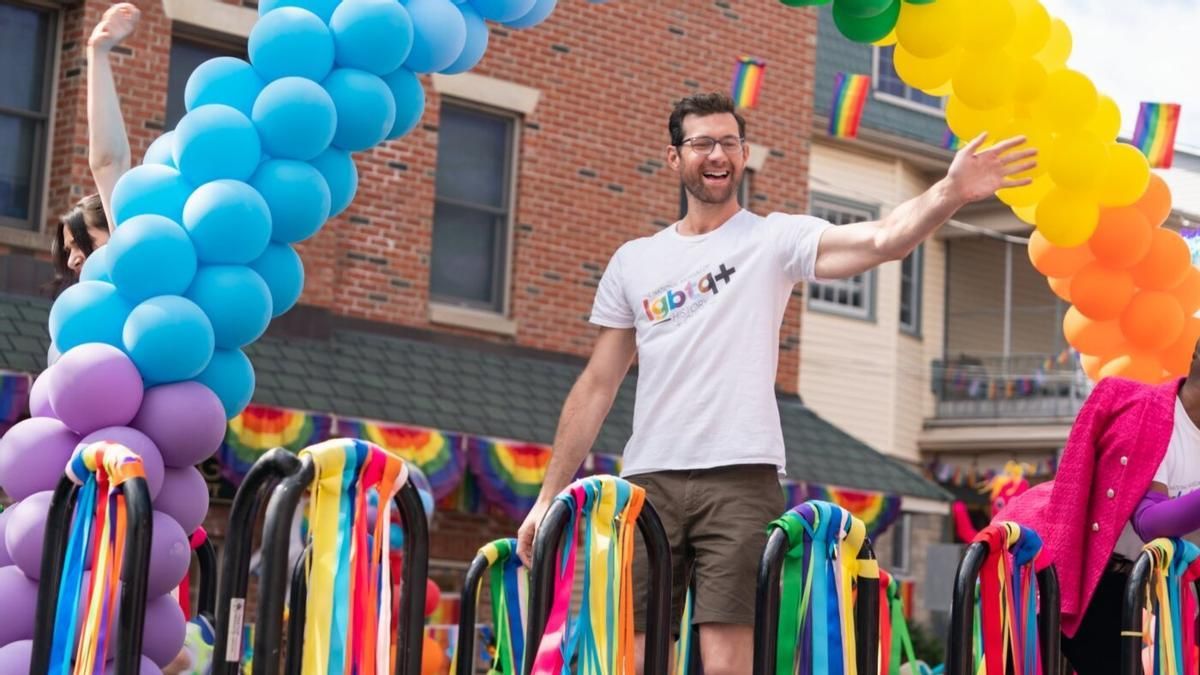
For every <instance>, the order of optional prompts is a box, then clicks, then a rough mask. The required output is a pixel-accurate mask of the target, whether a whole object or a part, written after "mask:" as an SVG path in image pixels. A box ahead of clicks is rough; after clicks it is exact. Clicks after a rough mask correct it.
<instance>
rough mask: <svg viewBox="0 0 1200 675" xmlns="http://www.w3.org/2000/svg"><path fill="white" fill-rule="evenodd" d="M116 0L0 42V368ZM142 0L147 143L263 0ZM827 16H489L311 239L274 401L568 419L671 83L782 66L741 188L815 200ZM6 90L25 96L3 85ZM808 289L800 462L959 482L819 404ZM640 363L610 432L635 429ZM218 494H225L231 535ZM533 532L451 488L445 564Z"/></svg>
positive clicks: (617, 444) (276, 335)
mask: <svg viewBox="0 0 1200 675" xmlns="http://www.w3.org/2000/svg"><path fill="white" fill-rule="evenodd" d="M108 4H109V3H108V2H107V0H82V1H77V2H57V1H55V0H0V36H2V37H3V39H0V62H3V63H5V64H12V65H6V66H5V67H4V69H3V71H4V73H3V74H0V82H7V81H8V80H9V79H10V78H17V80H18V82H17V84H18V85H19V86H16V87H14V86H7V85H5V86H0V292H2V293H3V295H2V296H0V368H4V369H7V370H8V371H12V372H15V373H30V374H35V373H37V372H38V371H40V369H41V368H42V366H43V364H44V359H45V353H46V348H47V343H48V338H47V336H46V335H45V324H46V311H47V308H48V306H49V301H48V299H46V298H45V297H44V291H42V285H43V284H44V283H45V282H46V281H48V279H49V277H50V270H49V266H48V264H47V262H46V261H47V255H46V253H45V251H46V249H47V242H48V238H47V235H46V232H47V231H49V227H50V225H51V224H52V223H53V222H54V216H55V215H56V214H58V213H60V212H62V211H64V210H65V209H66V208H68V206H69V205H70V204H71V203H72V202H73V201H74V200H76V199H78V198H79V197H81V196H83V195H84V194H85V193H87V192H88V191H90V190H91V181H90V174H89V171H88V166H87V157H86V148H87V129H86V124H87V122H86V110H85V82H84V78H85V70H86V69H85V63H84V60H85V44H86V40H87V36H88V34H89V32H90V30H91V28H92V26H94V25H95V23H96V21H97V20H98V18H99V16H100V14H101V13H102V11H103V10H104V9H105V8H106V7H107V6H108ZM136 4H137V5H138V6H139V7H140V8H141V9H142V12H143V18H142V24H141V26H140V27H139V29H138V31H137V33H136V34H135V35H134V36H133V37H132V38H131V39H130V40H129V41H128V43H127V44H126V45H125V46H124V47H123V48H122V49H121V50H120V51H119V53H117V54H115V56H114V71H115V73H116V77H117V87H118V90H119V91H120V93H121V98H122V101H121V102H122V109H123V111H124V114H125V116H126V124H127V127H128V128H129V130H130V138H131V144H132V147H133V156H134V158H135V162H136V161H138V160H140V158H141V157H142V154H143V153H144V152H145V149H146V147H147V146H148V145H149V143H150V142H151V141H152V140H153V139H154V138H156V137H157V136H158V135H160V134H161V133H162V132H163V131H164V130H166V129H170V128H172V126H173V125H174V124H175V122H176V121H177V120H178V119H179V117H180V116H181V115H182V113H183V104H182V92H183V88H184V84H185V83H186V79H187V76H188V74H189V73H190V72H191V70H192V69H193V68H195V66H196V65H198V64H199V63H201V62H203V61H204V60H206V59H208V58H211V57H213V56H218V55H223V54H233V55H244V53H245V40H246V36H247V35H248V34H249V31H250V28H251V27H252V25H253V22H254V20H255V18H256V17H257V12H256V11H255V9H254V8H253V7H252V5H254V4H255V3H254V2H251V1H250V0H245V1H244V2H241V3H237V2H228V1H225V2H222V1H220V0H136ZM10 26H12V27H13V28H10ZM10 34H11V35H12V36H13V39H12V40H10V39H9V36H10ZM18 38H19V39H18ZM816 38H817V13H816V11H815V10H811V9H795V8H789V7H786V6H784V5H782V4H780V3H778V2H771V1H768V0H746V1H738V0H716V1H715V2H710V3H697V2H695V1H694V0H656V1H655V2H634V1H626V2H611V3H604V4H592V3H589V2H584V1H583V0H562V1H561V2H559V4H558V9H557V10H556V11H555V13H554V14H553V16H552V17H551V18H550V19H549V20H548V21H547V22H546V23H545V24H543V25H542V26H539V27H538V28H535V29H532V30H529V31H510V30H506V29H503V28H501V27H498V26H495V25H493V26H492V31H491V35H490V41H491V44H490V48H489V50H488V52H487V55H486V56H485V58H484V59H483V61H482V63H481V64H480V65H479V67H478V68H476V69H475V70H474V71H473V72H472V73H470V74H466V75H458V76H440V75H435V76H432V77H424V78H422V79H423V82H424V85H425V91H426V94H427V107H426V112H425V115H424V117H423V118H422V120H421V122H420V124H419V126H418V127H417V129H416V130H415V131H414V132H412V133H411V134H409V135H408V136H405V137H404V138H402V139H400V140H398V141H394V142H391V143H389V144H387V145H385V146H382V147H380V148H377V149H375V150H373V151H371V152H367V153H360V154H358V155H357V156H356V161H357V164H358V168H359V173H360V179H361V180H360V184H359V190H358V194H357V197H356V199H355V201H354V203H353V204H352V205H351V206H350V207H349V208H348V209H347V210H346V212H345V213H343V214H342V215H341V216H339V217H338V218H336V219H335V220H333V221H331V222H330V223H329V224H328V225H326V227H325V228H324V229H323V230H322V231H321V232H320V233H319V234H318V235H317V236H316V237H314V238H313V239H311V240H309V241H307V242H305V243H303V244H301V245H300V246H299V251H300V252H301V254H302V256H303V259H304V262H305V268H306V274H307V282H306V285H305V291H304V295H303V297H302V298H301V301H300V305H298V306H297V307H296V308H295V309H294V310H292V312H290V313H289V314H288V315H286V316H284V317H281V318H280V319H277V320H276V321H275V322H274V324H273V325H272V328H271V329H270V331H269V332H268V334H267V336H266V337H264V339H263V340H261V341H260V342H259V343H258V344H256V345H254V346H253V347H252V348H250V349H249V350H248V353H249V354H250V356H251V358H252V360H253V361H254V364H255V367H256V371H257V376H258V388H257V390H256V394H255V403H256V404H261V405H265V406H276V407H280V408H286V409H293V410H301V411H311V412H314V413H320V414H324V415H334V416H350V417H355V418H362V419H368V420H379V421H386V422H391V423H397V424H407V425H417V426H421V427H427V428H432V429H439V430H444V431H447V432H453V433H461V434H481V435H488V436H494V437H498V438H507V439H517V440H519V441H522V442H526V443H535V444H548V443H550V441H551V440H552V437H553V432H554V428H555V424H556V422H557V415H558V409H559V406H560V405H561V403H562V400H563V398H564V397H565V395H566V392H567V390H568V389H569V387H570V385H571V384H572V382H573V380H574V378H575V376H576V375H577V374H578V372H579V370H580V368H581V367H582V363H583V358H584V357H585V356H586V355H587V354H588V352H589V351H590V345H591V341H592V338H593V335H594V329H593V328H592V327H591V326H590V325H589V324H588V323H587V317H588V314H589V311H590V307H591V302H592V298H593V294H594V292H595V288H596V284H597V282H598V280H599V278H600V275H601V274H602V272H603V270H604V267H605V265H606V263H607V261H608V258H609V256H610V255H611V254H612V252H613V251H614V250H615V249H616V248H617V247H618V246H619V245H620V244H621V243H622V242H624V241H626V240H628V239H630V238H633V237H638V236H644V235H649V234H652V233H654V232H656V231H657V230H658V229H660V228H662V227H664V226H667V225H669V224H670V223H672V222H673V221H674V220H676V219H677V218H678V217H679V215H680V210H681V191H680V186H679V183H678V180H677V178H676V176H675V175H674V174H673V173H672V172H671V171H670V170H669V169H668V168H666V166H665V158H664V157H665V146H666V143H667V130H666V119H667V115H668V113H669V111H670V109H671V103H672V101H673V100H674V99H677V98H679V97H680V96H682V95H685V94H687V93H690V92H697V91H706V90H723V89H727V88H728V86H729V81H730V74H731V71H732V68H733V65H734V61H735V59H736V58H737V57H739V56H740V55H742V54H743V53H744V52H745V50H747V49H752V50H753V52H754V55H755V56H758V57H760V58H762V59H765V61H766V62H767V63H768V67H767V71H766V73H767V74H766V84H765V88H764V90H763V93H762V96H761V99H760V102H759V105H758V106H757V107H756V108H755V109H754V110H751V111H748V112H747V118H748V123H749V129H748V140H749V141H750V142H751V144H752V151H751V159H750V168H751V169H752V170H751V171H749V172H748V173H747V180H746V184H745V185H743V188H742V191H741V195H742V199H743V204H745V205H746V206H747V207H748V208H750V209H752V210H753V211H755V212H758V213H768V212H771V211H788V212H794V213H795V212H804V211H806V210H807V208H808V205H809V196H808V185H809V176H808V169H809V135H810V130H811V125H812V101H813V96H814V94H813V81H814V70H815V59H816ZM22 87H23V88H22ZM11 91H17V92H18V93H20V92H25V93H27V96H25V97H24V98H18V99H17V100H15V101H14V100H9V99H8V98H7V97H9V96H10V95H11V94H10V93H9V92H11ZM14 125H15V126H14ZM13 129H16V130H17V131H13ZM14 144H15V145H14ZM11 148H16V150H15V151H10V149H11ZM14 158H15V159H14ZM801 301H802V294H801V291H800V289H797V291H796V293H795V294H794V299H793V303H792V304H793V306H792V307H790V308H789V310H788V313H787V316H786V319H785V322H784V326H783V330H782V335H781V344H782V346H781V358H780V368H779V374H778V379H777V389H778V391H779V401H780V406H781V410H782V411H783V419H784V428H785V437H786V440H787V444H788V453H789V477H790V478H792V479H794V480H796V481H810V482H814V483H820V484H822V485H839V486H845V487H851V488H859V489H864V490H873V491H878V492H880V493H888V494H891V495H900V496H903V497H904V498H906V499H918V500H921V499H924V500H933V501H940V500H943V499H944V497H945V493H944V492H942V491H941V490H940V489H938V488H937V487H936V486H934V485H932V484H930V483H929V482H927V481H925V480H924V479H922V478H921V477H919V476H918V475H916V474H915V473H913V472H911V471H909V470H908V469H906V468H904V467H903V466H902V465H901V464H900V463H899V462H897V461H895V460H892V459H888V458H885V457H883V456H881V455H879V454H878V453H876V452H875V451H874V450H872V449H871V448H869V447H867V446H866V445H864V444H862V443H860V442H859V441H857V440H855V439H853V438H852V437H850V436H848V435H847V434H845V433H843V432H841V431H839V430H838V429H837V428H836V427H834V426H832V425H831V424H829V423H828V422H826V421H824V420H823V419H822V418H820V417H818V416H817V415H815V414H813V413H812V412H811V411H810V410H808V409H807V408H805V407H804V405H803V404H802V403H801V401H800V400H799V398H798V396H797V392H798V390H799V389H798V388H799V378H800V363H799V354H800V351H799V348H798V346H799V337H800V316H801V313H800V304H801ZM635 377H636V374H635V373H631V375H630V376H629V378H628V382H627V383H626V386H625V387H624V388H623V389H622V392H621V394H620V397H619V399H618V401H617V403H616V405H615V407H614V411H613V414H612V415H611V416H610V418H609V420H608V421H607V423H606V424H605V428H604V430H603V431H602V433H601V437H600V440H599V441H598V443H597V447H596V450H597V452H601V453H611V454H619V453H620V451H621V448H622V446H623V444H624V441H625V439H626V438H627V437H628V434H629V425H630V420H631V418H632V398H633V382H634V379H635ZM10 421H11V420H10ZM223 514H224V508H223V507H222V505H221V504H220V503H219V502H215V503H214V507H213V510H212V513H211V515H210V524H211V526H212V530H211V531H213V532H214V534H216V535H218V536H219V534H220V529H221V528H222V527H223ZM514 531H515V525H514V523H512V522H511V521H509V520H507V519H505V518H503V517H501V516H498V515H495V514H494V513H490V514H487V515H479V514H472V513H457V512H453V511H448V510H443V512H442V513H440V514H439V516H438V518H437V519H436V521H435V523H434V532H433V534H434V542H433V548H434V550H433V554H434V557H435V558H436V559H437V561H436V562H435V565H434V568H433V569H434V573H435V575H437V578H438V580H439V583H441V584H442V586H443V588H454V587H455V585H456V582H457V577H458V575H459V574H460V573H461V567H460V564H461V562H462V561H464V560H466V559H469V557H470V556H471V555H472V554H473V553H474V551H475V549H476V548H477V547H478V546H479V545H480V544H482V543H484V542H485V541H487V540H490V539H492V538H495V537H497V536H505V535H511V534H513V532H514Z"/></svg>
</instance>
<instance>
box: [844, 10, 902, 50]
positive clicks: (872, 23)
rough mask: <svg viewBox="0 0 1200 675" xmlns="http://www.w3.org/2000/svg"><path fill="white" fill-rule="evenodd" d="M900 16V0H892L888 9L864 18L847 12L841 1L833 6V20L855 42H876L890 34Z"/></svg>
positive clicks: (847, 37)
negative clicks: (842, 7) (843, 8)
mask: <svg viewBox="0 0 1200 675" xmlns="http://www.w3.org/2000/svg"><path fill="white" fill-rule="evenodd" d="M899 18H900V0H892V4H891V5H889V6H888V8H887V9H885V10H883V12H881V13H879V14H878V15H876V16H872V17H869V18H866V19H862V18H859V17H856V16H851V15H849V14H846V13H845V12H844V11H843V10H842V9H841V4H840V3H835V4H834V6H833V22H834V23H835V24H837V27H838V30H839V31H841V32H842V35H845V36H846V39H848V40H852V41H854V42H876V41H878V40H882V39H883V38H885V37H887V36H888V33H891V32H892V29H893V28H895V27H896V20H897V19H899Z"/></svg>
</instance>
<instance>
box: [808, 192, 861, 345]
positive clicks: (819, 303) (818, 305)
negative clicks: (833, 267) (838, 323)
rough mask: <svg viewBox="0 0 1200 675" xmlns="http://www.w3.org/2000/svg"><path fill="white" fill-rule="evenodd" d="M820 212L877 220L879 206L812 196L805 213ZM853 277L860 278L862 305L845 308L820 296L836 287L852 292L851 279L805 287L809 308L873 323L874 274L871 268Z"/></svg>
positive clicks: (816, 195)
mask: <svg viewBox="0 0 1200 675" xmlns="http://www.w3.org/2000/svg"><path fill="white" fill-rule="evenodd" d="M819 210H821V211H840V212H841V213H843V214H849V215H853V216H858V217H860V219H861V220H875V219H876V218H878V217H879V207H878V206H873V205H871V204H864V203H862V202H857V201H854V200H851V199H845V198H843V197H838V196H835V195H830V194H825V193H813V194H812V195H811V197H810V201H809V209H808V211H809V213H812V214H813V215H816V216H818V217H822V214H821V213H819V212H818V211H819ZM851 222H859V221H851ZM855 277H861V279H862V298H863V302H862V306H858V305H844V304H842V303H839V302H837V301H836V300H827V299H825V298H823V297H821V296H822V295H823V294H824V293H825V292H826V291H827V290H830V289H832V290H834V291H835V292H836V291H837V290H838V288H839V287H846V290H847V292H850V290H851V289H850V288H849V286H850V284H851V283H853V282H852V281H851V280H850V279H834V280H832V281H826V282H812V283H810V284H809V285H808V292H807V293H806V295H807V298H808V308H809V309H810V310H814V311H818V312H821V313H825V314H836V315H838V316H843V317H847V318H851V319H859V320H861V321H868V322H874V321H875V291H876V288H875V287H876V282H877V280H876V271H875V270H874V269H871V270H867V271H866V272H863V273H862V274H856V275H855ZM852 278H853V277H852Z"/></svg>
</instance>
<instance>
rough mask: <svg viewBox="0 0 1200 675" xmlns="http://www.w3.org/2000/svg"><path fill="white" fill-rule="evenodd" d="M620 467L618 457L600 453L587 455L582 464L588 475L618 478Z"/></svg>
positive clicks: (619, 457)
mask: <svg viewBox="0 0 1200 675" xmlns="http://www.w3.org/2000/svg"><path fill="white" fill-rule="evenodd" d="M621 465H622V464H621V456H620V455H605V454H601V453H593V454H591V455H588V459H587V460H586V462H585V464H584V466H585V468H587V469H588V473H589V474H591V475H601V476H603V475H607V476H620V475H621Z"/></svg>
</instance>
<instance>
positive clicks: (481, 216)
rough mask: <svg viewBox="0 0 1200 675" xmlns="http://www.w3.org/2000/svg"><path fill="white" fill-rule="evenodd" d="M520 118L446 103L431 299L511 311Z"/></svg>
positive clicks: (440, 144) (440, 139)
mask: <svg viewBox="0 0 1200 675" xmlns="http://www.w3.org/2000/svg"><path fill="white" fill-rule="evenodd" d="M518 128H519V127H518V124H517V117H516V116H514V115H505V114H499V113H495V112H491V111H489V110H486V109H483V108H476V107H468V106H466V105H463V104H457V103H444V104H443V105H442V111H441V123H440V125H439V129H438V159H437V181H436V183H437V187H436V190H435V192H436V197H435V200H434V202H435V203H434V213H433V256H432V261H431V263H430V282H429V285H430V296H431V298H432V299H433V300H434V301H435V302H441V303H445V304H450V305H458V306H461V307H467V308H472V309H480V310H484V311H489V312H493V313H497V314H504V313H506V311H507V305H506V300H507V297H506V292H505V289H506V288H507V285H508V260H509V233H510V232H511V229H512V228H511V222H512V211H513V195H514V193H515V185H514V183H515V179H516V177H515V173H516V148H517V147H518V141H517V133H518Z"/></svg>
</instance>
